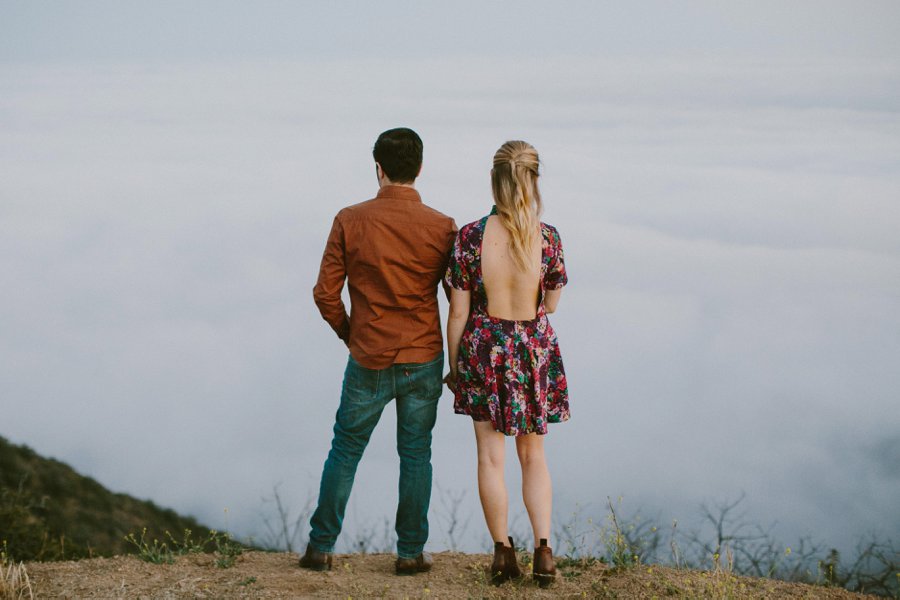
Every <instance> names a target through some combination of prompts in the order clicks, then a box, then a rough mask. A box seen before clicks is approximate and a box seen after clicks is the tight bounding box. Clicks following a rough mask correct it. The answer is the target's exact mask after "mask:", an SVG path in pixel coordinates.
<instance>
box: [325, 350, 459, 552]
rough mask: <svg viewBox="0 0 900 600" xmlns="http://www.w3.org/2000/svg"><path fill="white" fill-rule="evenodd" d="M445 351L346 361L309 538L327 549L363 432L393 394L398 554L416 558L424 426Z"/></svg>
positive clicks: (422, 514) (422, 504)
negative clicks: (373, 364) (384, 363)
mask: <svg viewBox="0 0 900 600" xmlns="http://www.w3.org/2000/svg"><path fill="white" fill-rule="evenodd" d="M443 369H444V356H443V354H441V355H440V356H438V358H436V359H434V360H433V361H431V362H427V363H407V364H395V365H392V366H390V367H388V368H386V369H367V368H365V367H363V366H362V365H360V364H359V363H357V362H356V361H355V360H353V357H350V359H349V360H348V361H347V369H346V370H345V371H344V385H343V389H342V390H341V404H340V406H339V407H338V410H337V415H336V416H335V423H334V439H333V440H332V442H331V451H329V452H328V458H327V459H326V460H325V468H324V469H323V470H322V483H321V485H320V487H319V503H318V506H317V507H316V511H315V512H314V513H313V516H312V518H311V519H310V525H311V527H312V530H311V531H310V534H309V544H310V546H312V547H313V548H314V549H316V550H318V551H319V552H333V551H334V544H335V542H336V541H337V537H338V535H339V534H340V533H341V526H342V524H343V522H344V511H345V509H346V508H347V500H348V499H349V498H350V490H351V488H352V487H353V478H354V477H355V476H356V466H357V465H358V464H359V459H360V458H362V454H363V451H364V450H365V449H366V445H367V444H368V443H369V437H370V436H371V435H372V431H373V430H374V429H375V425H377V424H378V420H379V419H380V418H381V412H382V411H383V410H384V407H385V406H386V405H387V404H388V402H390V401H391V400H393V399H395V398H396V400H397V454H399V455H400V500H399V503H398V506H397V522H396V531H397V555H398V556H399V557H400V558H415V557H416V556H418V555H419V554H421V553H422V549H423V548H424V547H425V542H426V540H428V505H429V503H430V502H431V430H432V429H433V428H434V422H435V419H436V418H437V405H438V398H440V396H441V391H442V374H443Z"/></svg>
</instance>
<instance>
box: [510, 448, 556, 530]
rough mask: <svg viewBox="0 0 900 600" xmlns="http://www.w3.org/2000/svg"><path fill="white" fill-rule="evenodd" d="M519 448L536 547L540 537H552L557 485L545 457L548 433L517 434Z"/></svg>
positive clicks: (527, 504)
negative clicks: (551, 527) (551, 529)
mask: <svg viewBox="0 0 900 600" xmlns="http://www.w3.org/2000/svg"><path fill="white" fill-rule="evenodd" d="M516 451H517V452H518V454H519V464H520V465H522V499H523V500H524V501H525V508H526V510H528V518H529V519H530V520H531V528H532V529H533V530H534V547H535V548H537V547H538V545H539V540H540V539H541V538H544V539H546V540H548V542H549V539H550V519H551V515H552V513H553V485H552V484H551V482H550V470H549V469H548V468H547V460H546V458H545V457H544V436H542V435H538V434H536V433H530V434H528V435H520V436H518V437H516Z"/></svg>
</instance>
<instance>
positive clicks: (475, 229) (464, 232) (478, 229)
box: [459, 218, 484, 240]
mask: <svg viewBox="0 0 900 600" xmlns="http://www.w3.org/2000/svg"><path fill="white" fill-rule="evenodd" d="M483 231H484V219H483V218H482V219H478V220H477V221H472V222H471V223H466V224H465V225H463V226H462V227H460V228H459V237H460V239H463V240H465V239H469V238H472V237H477V236H480V235H481V234H482V232H483Z"/></svg>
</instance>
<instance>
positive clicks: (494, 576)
mask: <svg viewBox="0 0 900 600" xmlns="http://www.w3.org/2000/svg"><path fill="white" fill-rule="evenodd" d="M507 539H508V540H509V546H505V545H504V544H503V542H494V562H492V563H491V583H493V584H494V585H500V584H501V583H503V582H504V581H508V580H510V579H518V578H519V577H521V576H522V571H521V570H520V569H519V561H518V560H516V545H515V544H514V543H513V539H512V537H508V538H507Z"/></svg>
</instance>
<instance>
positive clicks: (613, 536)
mask: <svg viewBox="0 0 900 600" xmlns="http://www.w3.org/2000/svg"><path fill="white" fill-rule="evenodd" d="M606 502H607V505H608V506H609V515H607V519H608V521H609V525H610V526H609V527H608V528H607V529H606V531H605V532H604V544H605V546H606V553H607V560H608V561H609V564H611V565H612V566H613V567H615V568H618V569H629V568H631V567H634V566H637V565H638V564H640V556H639V554H638V548H635V547H634V544H632V543H631V542H630V541H629V539H628V537H626V535H625V533H624V532H623V531H622V527H620V526H619V519H618V517H617V516H616V509H615V508H613V504H612V500H610V499H609V497H607V498H606ZM620 502H621V500H620Z"/></svg>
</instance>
